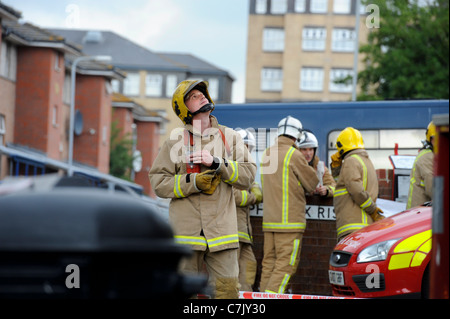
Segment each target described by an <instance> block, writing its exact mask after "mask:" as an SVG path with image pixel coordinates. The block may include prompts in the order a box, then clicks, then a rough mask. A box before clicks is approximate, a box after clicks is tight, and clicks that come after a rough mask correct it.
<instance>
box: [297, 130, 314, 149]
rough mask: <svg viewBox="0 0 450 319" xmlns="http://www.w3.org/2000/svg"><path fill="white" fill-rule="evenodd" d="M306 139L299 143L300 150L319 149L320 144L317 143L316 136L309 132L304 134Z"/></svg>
mask: <svg viewBox="0 0 450 319" xmlns="http://www.w3.org/2000/svg"><path fill="white" fill-rule="evenodd" d="M304 134H305V135H304V138H303V139H301V140H299V141H298V142H297V146H298V148H318V147H319V143H318V142H317V138H316V136H315V135H314V134H313V133H311V132H308V131H305V132H304Z"/></svg>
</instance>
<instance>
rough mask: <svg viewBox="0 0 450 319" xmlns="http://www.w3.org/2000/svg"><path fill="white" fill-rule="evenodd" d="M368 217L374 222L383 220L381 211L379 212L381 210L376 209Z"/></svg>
mask: <svg viewBox="0 0 450 319" xmlns="http://www.w3.org/2000/svg"><path fill="white" fill-rule="evenodd" d="M370 217H372V219H373V221H374V222H376V221H379V220H382V219H384V216H383V211H382V210H381V208H379V207H377V208H376V209H375V211H374V212H373V213H372V214H370Z"/></svg>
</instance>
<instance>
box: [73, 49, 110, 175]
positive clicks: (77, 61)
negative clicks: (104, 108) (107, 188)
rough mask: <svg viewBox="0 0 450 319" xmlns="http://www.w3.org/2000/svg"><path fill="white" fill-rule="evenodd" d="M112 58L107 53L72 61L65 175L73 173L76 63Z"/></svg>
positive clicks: (105, 60) (106, 60)
mask: <svg viewBox="0 0 450 319" xmlns="http://www.w3.org/2000/svg"><path fill="white" fill-rule="evenodd" d="M111 60H112V58H111V57H110V56H107V55H94V56H80V57H78V58H76V59H75V60H74V61H73V63H72V70H71V78H70V81H71V90H70V115H69V158H68V168H67V176H72V175H73V130H74V126H75V77H76V73H77V64H78V63H80V62H83V61H94V62H110V61H111Z"/></svg>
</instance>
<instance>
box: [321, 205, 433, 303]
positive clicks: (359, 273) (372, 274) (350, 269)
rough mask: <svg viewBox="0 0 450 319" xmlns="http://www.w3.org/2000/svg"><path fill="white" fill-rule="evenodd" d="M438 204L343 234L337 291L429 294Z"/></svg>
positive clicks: (336, 261)
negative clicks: (433, 225)
mask: <svg viewBox="0 0 450 319" xmlns="http://www.w3.org/2000/svg"><path fill="white" fill-rule="evenodd" d="M431 219H432V208H431V207H427V206H419V207H415V208H412V209H409V210H406V211H403V212H401V213H398V214H395V215H393V216H391V217H388V218H385V219H383V220H381V221H378V222H376V223H373V224H371V225H369V226H367V227H364V228H362V229H360V230H358V231H356V232H354V233H352V234H350V235H349V236H347V237H345V238H344V239H343V240H341V241H340V242H339V243H338V244H337V245H336V247H335V248H334V251H333V253H332V254H331V257H330V267H329V277H330V283H331V285H332V289H333V295H334V296H346V297H348V296H353V297H359V298H376V297H399V298H408V297H415V298H419V297H425V298H426V297H428V294H429V262H430V259H431V237H432V236H431Z"/></svg>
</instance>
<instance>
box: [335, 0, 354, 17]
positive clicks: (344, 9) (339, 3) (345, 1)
mask: <svg viewBox="0 0 450 319" xmlns="http://www.w3.org/2000/svg"><path fill="white" fill-rule="evenodd" d="M350 8H351V1H350V0H334V1H333V12H334V13H338V14H349V13H350Z"/></svg>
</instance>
